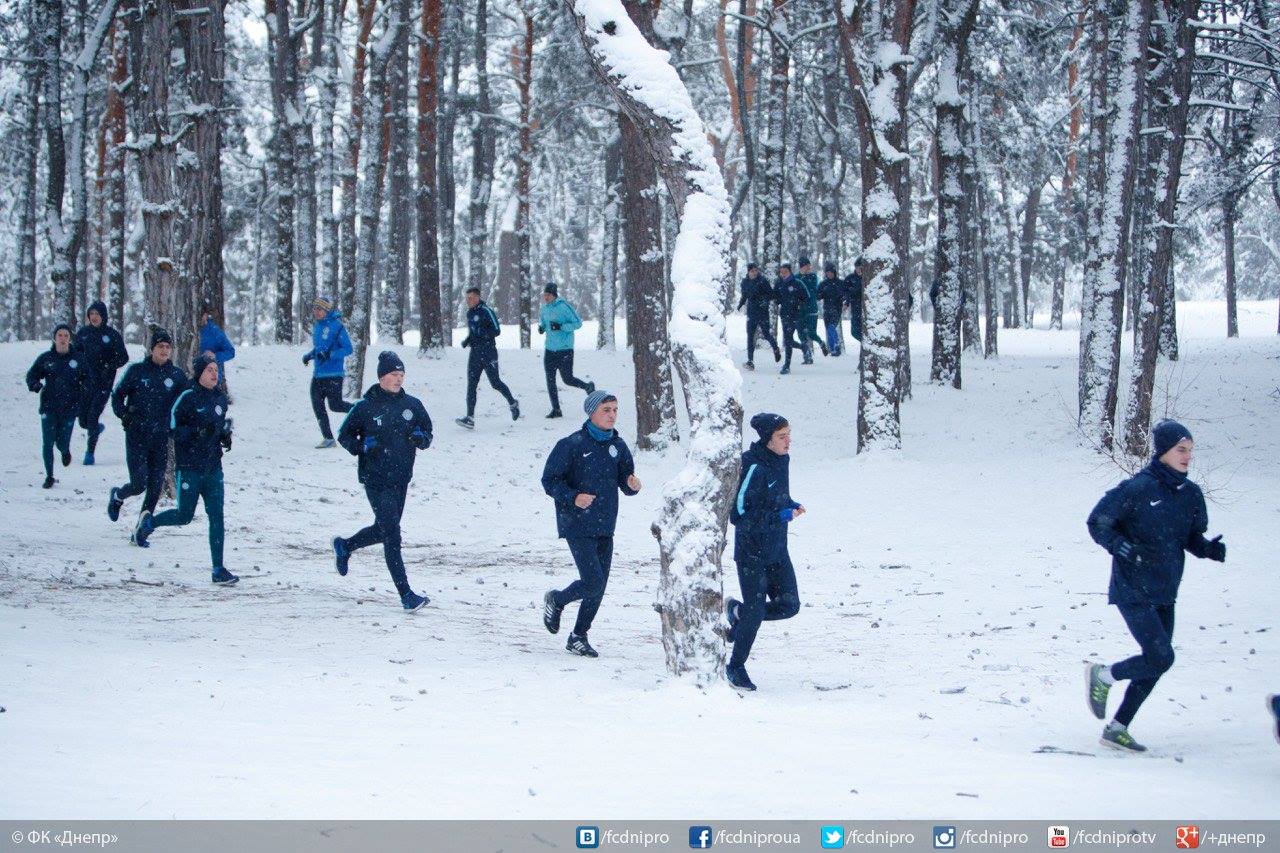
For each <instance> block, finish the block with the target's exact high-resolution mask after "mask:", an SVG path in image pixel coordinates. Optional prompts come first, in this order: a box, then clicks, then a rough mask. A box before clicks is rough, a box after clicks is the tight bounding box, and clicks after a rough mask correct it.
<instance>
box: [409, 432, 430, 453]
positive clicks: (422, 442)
mask: <svg viewBox="0 0 1280 853" xmlns="http://www.w3.org/2000/svg"><path fill="white" fill-rule="evenodd" d="M409 438H410V439H412V440H413V446H414V447H416V448H418V449H419V450H426V449H427V448H428V447H430V446H431V437H430V436H428V435H427V434H426V433H425V432H423V431H422V428H421V427H414V430H413V432H411V433H409Z"/></svg>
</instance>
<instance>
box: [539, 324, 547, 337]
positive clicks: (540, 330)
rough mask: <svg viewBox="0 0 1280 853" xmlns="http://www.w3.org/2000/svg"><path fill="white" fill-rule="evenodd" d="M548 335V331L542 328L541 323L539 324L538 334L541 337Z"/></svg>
mask: <svg viewBox="0 0 1280 853" xmlns="http://www.w3.org/2000/svg"><path fill="white" fill-rule="evenodd" d="M546 333H547V330H546V329H544V328H543V327H542V324H541V323H539V324H538V334H540V335H545V334H546Z"/></svg>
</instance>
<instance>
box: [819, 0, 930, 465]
mask: <svg viewBox="0 0 1280 853" xmlns="http://www.w3.org/2000/svg"><path fill="white" fill-rule="evenodd" d="M914 10H915V3H914V2H913V0H884V2H882V3H881V4H880V5H879V6H878V7H877V8H876V9H875V10H874V11H875V12H877V13H878V18H877V20H874V21H870V22H867V21H864V19H863V16H864V15H865V14H866V13H867V11H868V9H867V7H865V6H859V7H855V9H854V14H853V17H852V18H850V17H848V16H847V15H846V12H845V8H844V5H843V4H836V20H837V23H838V27H839V39H840V52H841V55H842V56H843V58H844V64H845V70H846V73H847V74H848V77H849V84H850V87H851V88H852V90H853V93H854V97H853V102H854V114H855V116H856V118H857V121H858V137H859V146H860V149H861V156H862V159H861V171H862V245H863V250H862V257H863V261H864V269H865V272H864V275H863V342H862V348H861V351H860V357H859V364H858V369H859V374H860V379H859V382H858V452H862V451H864V450H873V449H877V448H882V449H896V448H898V447H900V446H901V445H902V430H901V424H900V421H899V404H900V402H901V399H902V390H901V388H900V387H899V383H900V382H901V378H902V373H901V370H900V365H899V364H898V359H899V357H900V355H901V352H902V349H901V341H900V340H899V335H900V334H901V333H902V324H901V321H900V318H901V312H900V311H899V308H898V306H899V303H900V302H904V301H905V299H906V297H905V295H904V285H905V279H904V275H903V272H904V267H905V264H906V252H907V249H906V247H905V246H904V245H902V242H903V241H902V239H901V238H902V222H901V207H902V199H901V197H900V193H901V192H902V188H903V180H902V178H903V175H904V173H905V170H906V160H907V159H908V158H909V155H908V154H907V152H906V139H907V124H906V104H907V97H908V95H909V92H908V91H907V88H908V87H907V80H906V67H907V66H908V65H909V64H910V63H911V62H912V61H913V60H912V59H911V57H910V54H909V53H908V50H909V48H910V44H911V31H912V27H913V24H914ZM855 45H856V48H855ZM872 103H875V104H876V105H877V108H876V109H874V110H873V109H871V107H870V104H872Z"/></svg>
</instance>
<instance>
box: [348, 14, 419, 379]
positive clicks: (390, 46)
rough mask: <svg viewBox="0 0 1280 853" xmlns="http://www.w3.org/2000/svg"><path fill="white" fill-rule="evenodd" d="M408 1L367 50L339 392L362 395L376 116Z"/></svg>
mask: <svg viewBox="0 0 1280 853" xmlns="http://www.w3.org/2000/svg"><path fill="white" fill-rule="evenodd" d="M407 5H408V0H392V5H391V9H390V12H391V14H390V17H389V18H388V21H387V26H386V29H385V30H384V31H383V33H382V35H381V36H380V37H379V38H378V41H377V43H376V44H375V45H374V46H373V47H372V48H371V49H370V52H369V53H370V55H369V87H368V89H367V90H366V91H367V92H368V95H369V97H368V103H367V105H366V107H367V109H368V111H369V112H368V119H369V120H368V121H366V122H364V127H363V133H362V134H361V141H360V162H362V163H364V169H365V174H364V180H362V181H361V182H360V239H359V242H358V244H357V247H356V292H355V298H354V300H352V311H351V325H350V327H349V328H348V330H347V332H348V334H349V335H350V337H351V347H352V351H353V353H354V357H353V358H351V359H350V360H349V361H348V362H347V376H346V385H345V393H346V396H347V397H348V398H353V397H360V396H362V395H363V394H364V388H363V387H362V386H363V385H364V365H365V357H366V354H367V352H368V349H369V332H370V324H369V320H370V314H371V313H372V307H373V287H374V283H375V282H376V281H377V280H378V226H379V224H380V219H381V216H382V181H383V176H384V175H385V173H386V165H387V153H388V152H387V146H386V145H384V144H383V137H384V133H385V131H384V127H385V126H384V123H383V122H381V121H378V120H377V118H378V117H380V116H381V115H382V112H383V107H384V101H385V99H386V96H387V86H386V80H387V66H388V65H389V64H390V62H391V57H392V55H393V54H394V53H395V52H396V49H397V47H398V46H399V44H400V40H401V35H402V33H401V31H402V30H403V29H404V28H405V27H406V22H405V18H406V16H407V12H408V10H407V8H406V7H407Z"/></svg>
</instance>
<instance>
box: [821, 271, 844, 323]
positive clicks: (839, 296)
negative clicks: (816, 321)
mask: <svg viewBox="0 0 1280 853" xmlns="http://www.w3.org/2000/svg"><path fill="white" fill-rule="evenodd" d="M818 298H819V299H821V300H822V319H824V320H827V321H836V322H839V320H840V315H841V314H843V313H844V303H845V300H847V299H848V298H849V290H848V288H847V287H845V284H844V282H843V281H841V280H840V279H838V278H826V277H824V278H823V279H822V284H819V285H818Z"/></svg>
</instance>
